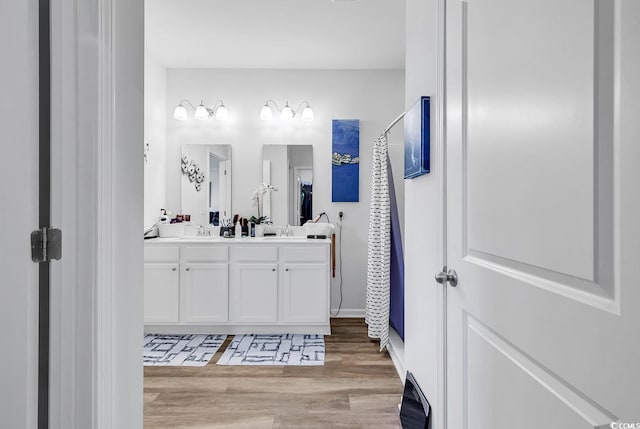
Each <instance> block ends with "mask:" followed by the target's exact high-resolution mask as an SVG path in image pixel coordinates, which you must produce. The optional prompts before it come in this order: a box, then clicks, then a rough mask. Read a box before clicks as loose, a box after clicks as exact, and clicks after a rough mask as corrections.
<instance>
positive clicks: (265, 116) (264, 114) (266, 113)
mask: <svg viewBox="0 0 640 429" xmlns="http://www.w3.org/2000/svg"><path fill="white" fill-rule="evenodd" d="M260 119H262V120H263V121H270V120H271V119H273V112H272V111H271V107H269V106H268V105H266V104H265V105H264V106H262V110H260Z"/></svg>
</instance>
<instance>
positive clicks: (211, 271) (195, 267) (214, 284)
mask: <svg viewBox="0 0 640 429" xmlns="http://www.w3.org/2000/svg"><path fill="white" fill-rule="evenodd" d="M179 247H180V321H181V322H182V323H185V324H203V323H204V324H206V323H221V322H222V323H225V322H227V321H228V320H229V267H228V264H227V260H228V257H229V256H228V255H229V248H228V246H206V245H182V246H179Z"/></svg>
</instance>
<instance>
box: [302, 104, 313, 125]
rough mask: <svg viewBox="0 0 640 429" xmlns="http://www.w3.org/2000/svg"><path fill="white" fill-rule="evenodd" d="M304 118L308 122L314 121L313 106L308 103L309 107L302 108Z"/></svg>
mask: <svg viewBox="0 0 640 429" xmlns="http://www.w3.org/2000/svg"><path fill="white" fill-rule="evenodd" d="M302 120H303V121H306V122H310V121H313V110H311V106H309V105H308V104H307V107H305V108H304V110H302Z"/></svg>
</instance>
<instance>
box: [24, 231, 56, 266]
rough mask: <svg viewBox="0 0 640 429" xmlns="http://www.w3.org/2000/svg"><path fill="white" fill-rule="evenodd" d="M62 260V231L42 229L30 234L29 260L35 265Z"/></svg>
mask: <svg viewBox="0 0 640 429" xmlns="http://www.w3.org/2000/svg"><path fill="white" fill-rule="evenodd" d="M60 258H62V231H60V230H59V229H56V228H47V227H43V228H40V229H38V230H36V231H33V232H32V233H31V260H32V261H33V262H35V263H37V264H38V263H40V262H48V261H52V260H54V259H55V260H60Z"/></svg>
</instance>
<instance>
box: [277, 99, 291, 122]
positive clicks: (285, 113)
mask: <svg viewBox="0 0 640 429" xmlns="http://www.w3.org/2000/svg"><path fill="white" fill-rule="evenodd" d="M280 119H284V120H285V121H290V120H291V119H293V110H291V107H289V103H287V105H286V106H284V107H283V108H282V112H280Z"/></svg>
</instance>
